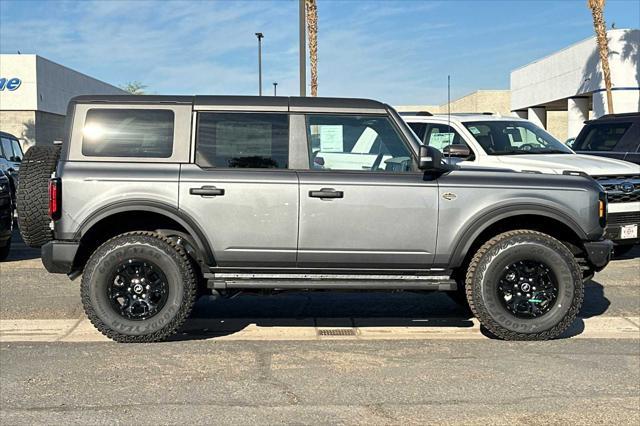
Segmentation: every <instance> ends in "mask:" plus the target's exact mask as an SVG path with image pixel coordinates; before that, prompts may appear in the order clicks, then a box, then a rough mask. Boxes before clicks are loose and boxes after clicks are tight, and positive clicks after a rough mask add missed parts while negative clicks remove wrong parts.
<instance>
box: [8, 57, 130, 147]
mask: <svg viewBox="0 0 640 426" xmlns="http://www.w3.org/2000/svg"><path fill="white" fill-rule="evenodd" d="M88 94H126V92H124V91H122V90H120V89H119V88H117V87H115V86H112V85H110V84H107V83H105V82H102V81H100V80H97V79H95V78H92V77H89V76H88V75H85V74H82V73H80V72H78V71H74V70H72V69H70V68H67V67H65V66H62V65H59V64H56V63H55V62H52V61H50V60H48V59H45V58H43V57H41V56H38V55H7V54H3V55H0V130H1V131H3V132H7V133H11V134H13V135H14V136H16V137H17V138H18V139H19V140H20V141H21V143H22V145H23V148H25V149H26V148H28V147H29V146H32V145H34V144H36V143H38V144H51V143H53V141H56V140H62V137H63V134H64V120H65V115H66V113H67V104H68V103H69V100H70V99H71V98H73V97H74V96H78V95H88Z"/></svg>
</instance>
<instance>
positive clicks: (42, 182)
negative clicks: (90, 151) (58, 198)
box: [16, 146, 60, 248]
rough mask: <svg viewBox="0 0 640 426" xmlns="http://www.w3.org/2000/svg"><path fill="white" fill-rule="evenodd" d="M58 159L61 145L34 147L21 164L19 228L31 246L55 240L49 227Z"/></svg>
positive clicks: (17, 191) (25, 241)
mask: <svg viewBox="0 0 640 426" xmlns="http://www.w3.org/2000/svg"><path fill="white" fill-rule="evenodd" d="M58 158H60V147H59V146H34V147H31V148H30V149H29V150H28V151H27V153H26V154H25V156H24V158H23V159H22V163H21V164H20V183H19V184H18V188H17V190H16V198H17V209H18V228H19V229H20V234H21V235H22V240H23V241H24V243H25V244H26V245H28V246H29V247H34V248H38V247H42V246H43V245H45V244H46V243H48V242H49V241H51V240H52V239H53V231H52V230H51V228H50V227H49V224H50V223H51V218H50V217H49V179H50V178H51V173H53V171H54V170H55V169H56V165H57V163H58Z"/></svg>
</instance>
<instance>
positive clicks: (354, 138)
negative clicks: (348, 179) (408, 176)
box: [307, 115, 412, 172]
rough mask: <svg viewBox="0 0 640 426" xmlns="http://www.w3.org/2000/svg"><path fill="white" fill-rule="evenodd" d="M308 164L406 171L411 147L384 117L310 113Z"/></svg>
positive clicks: (331, 167)
mask: <svg viewBox="0 0 640 426" xmlns="http://www.w3.org/2000/svg"><path fill="white" fill-rule="evenodd" d="M307 133H308V135H307V136H308V140H309V145H310V146H309V151H310V168H311V169H315V170H358V171H375V172H407V171H411V169H412V156H411V151H410V150H409V148H407V146H406V145H405V143H404V141H403V140H402V138H401V137H400V135H399V134H398V132H397V131H396V129H395V128H394V127H393V125H392V124H391V123H390V122H389V119H388V118H386V117H375V116H347V115H309V116H307Z"/></svg>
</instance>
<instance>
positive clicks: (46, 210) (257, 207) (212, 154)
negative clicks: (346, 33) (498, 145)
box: [18, 96, 612, 342]
mask: <svg viewBox="0 0 640 426" xmlns="http://www.w3.org/2000/svg"><path fill="white" fill-rule="evenodd" d="M67 118H68V120H70V123H73V124H72V125H69V126H67V128H68V129H70V130H69V131H70V133H69V134H68V135H67V136H66V139H65V141H64V143H63V145H62V150H61V151H60V149H59V147H56V146H49V147H47V146H37V145H36V146H35V147H33V148H31V149H30V150H29V151H28V152H27V155H26V156H25V159H24V162H23V167H22V169H21V173H22V178H21V179H22V184H21V185H20V187H19V188H18V220H19V223H20V230H21V232H22V236H23V238H24V241H25V242H26V243H27V244H28V245H31V246H35V247H39V246H41V247H42V260H43V263H44V265H45V267H46V268H47V270H48V271H50V272H53V273H66V274H69V275H70V276H71V277H75V276H78V275H79V274H82V283H81V296H82V297H81V299H82V303H83V306H84V309H85V312H86V313H87V315H88V317H89V319H90V320H91V322H92V323H93V324H94V325H95V326H96V327H97V328H98V330H100V331H101V332H102V333H104V334H105V335H106V336H108V337H110V338H112V339H114V340H116V341H120V342H148V341H156V340H162V339H164V338H166V337H168V336H170V335H171V334H173V333H175V332H176V330H177V329H178V328H179V327H180V326H181V325H182V323H183V322H184V320H185V319H186V318H187V316H188V315H189V313H190V312H191V309H192V307H193V305H194V303H195V300H196V297H197V295H199V294H203V293H205V292H215V294H217V295H220V296H233V295H234V294H237V293H238V292H242V291H259V292H262V293H264V292H281V291H286V290H295V291H300V290H389V291H398V290H411V291H429V290H445V291H449V292H452V294H457V295H460V296H462V297H465V298H466V301H467V302H468V306H470V308H471V310H472V312H473V313H474V314H475V315H476V316H477V317H478V318H479V319H480V321H481V323H482V324H484V325H485V326H486V327H487V329H489V330H490V331H491V332H492V333H494V334H495V335H496V336H499V337H501V338H503V339H526V340H543V339H550V338H553V337H556V336H558V335H559V334H561V333H562V332H563V331H564V330H566V329H567V327H569V325H570V324H571V323H572V322H573V320H574V318H575V316H576V314H577V312H578V310H579V309H580V305H581V303H582V299H583V294H584V288H583V280H585V279H587V278H589V277H590V276H592V275H593V274H594V272H595V271H598V270H601V269H602V268H604V267H605V265H607V263H608V262H609V257H610V254H611V250H612V243H611V241H608V240H606V239H604V238H603V235H604V225H605V219H606V217H605V216H606V198H605V194H604V192H602V188H601V187H600V186H599V185H598V184H597V183H596V182H595V181H594V180H593V179H590V178H588V177H585V176H580V175H576V176H562V175H561V176H553V175H543V174H527V173H517V172H513V171H497V170H484V171H483V170H459V169H458V168H456V167H454V166H449V165H447V164H444V163H443V162H442V161H441V160H442V158H441V157H442V156H441V153H440V151H438V150H437V149H434V148H433V147H428V146H420V144H419V142H418V140H417V139H415V135H414V134H413V133H412V132H411V130H410V129H409V127H408V126H407V125H406V124H405V122H404V121H402V119H401V118H400V116H399V115H398V114H397V113H396V112H395V111H394V110H393V109H392V108H391V107H389V106H388V105H386V104H383V103H379V102H376V101H372V100H359V99H332V98H287V97H224V96H213V97H211V96H204V97H201V96H195V97H167V96H142V97H136V96H85V97H79V98H75V99H73V100H72V101H71V105H70V107H69V115H68V117H67ZM325 158H326V159H327V160H324V159H325ZM329 158H331V160H328V159H329ZM319 159H323V161H320V160H319ZM51 173H54V176H53V178H52V179H51V180H50V179H49V176H50V175H51ZM47 186H48V188H47ZM27 188H29V189H27ZM47 200H48V202H47Z"/></svg>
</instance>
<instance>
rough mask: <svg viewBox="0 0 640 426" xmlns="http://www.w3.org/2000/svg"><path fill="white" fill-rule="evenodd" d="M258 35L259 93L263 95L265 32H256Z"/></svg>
mask: <svg viewBox="0 0 640 426" xmlns="http://www.w3.org/2000/svg"><path fill="white" fill-rule="evenodd" d="M256 37H258V93H259V94H260V96H262V39H263V38H264V34H262V33H256Z"/></svg>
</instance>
